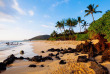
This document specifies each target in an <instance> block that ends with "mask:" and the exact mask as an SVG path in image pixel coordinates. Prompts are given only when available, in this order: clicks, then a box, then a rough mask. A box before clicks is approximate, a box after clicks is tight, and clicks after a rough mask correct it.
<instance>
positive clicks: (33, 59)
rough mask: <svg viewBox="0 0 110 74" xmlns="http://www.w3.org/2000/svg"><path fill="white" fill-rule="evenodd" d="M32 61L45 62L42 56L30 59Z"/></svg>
mask: <svg viewBox="0 0 110 74" xmlns="http://www.w3.org/2000/svg"><path fill="white" fill-rule="evenodd" d="M32 61H36V62H42V61H45V60H44V59H42V56H34V57H32Z"/></svg>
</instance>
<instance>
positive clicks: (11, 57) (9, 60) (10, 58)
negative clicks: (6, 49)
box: [3, 54, 16, 65]
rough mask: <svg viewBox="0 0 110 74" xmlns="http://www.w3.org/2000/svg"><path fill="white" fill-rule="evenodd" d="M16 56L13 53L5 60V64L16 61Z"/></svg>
mask: <svg viewBox="0 0 110 74" xmlns="http://www.w3.org/2000/svg"><path fill="white" fill-rule="evenodd" d="M15 59H16V57H15V56H14V55H13V54H12V55H10V56H9V57H8V58H7V59H5V60H4V61H3V63H4V64H6V65H9V64H12V63H13V62H14V61H15Z"/></svg>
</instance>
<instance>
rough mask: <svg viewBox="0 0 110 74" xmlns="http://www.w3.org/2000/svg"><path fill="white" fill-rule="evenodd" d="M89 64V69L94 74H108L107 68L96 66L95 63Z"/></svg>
mask: <svg viewBox="0 0 110 74" xmlns="http://www.w3.org/2000/svg"><path fill="white" fill-rule="evenodd" d="M90 63H91V66H90V68H91V69H93V70H94V71H95V74H109V72H108V70H107V68H105V67H104V66H102V65H100V64H98V63H97V62H96V61H91V62H90Z"/></svg>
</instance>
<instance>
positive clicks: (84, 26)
mask: <svg viewBox="0 0 110 74" xmlns="http://www.w3.org/2000/svg"><path fill="white" fill-rule="evenodd" d="M87 24H88V23H87V22H86V21H84V23H83V25H82V28H84V30H85V31H86V26H88V25H87Z"/></svg>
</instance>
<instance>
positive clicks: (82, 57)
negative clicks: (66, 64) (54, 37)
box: [77, 56, 88, 62]
mask: <svg viewBox="0 0 110 74" xmlns="http://www.w3.org/2000/svg"><path fill="white" fill-rule="evenodd" d="M87 61H88V59H87V56H78V59H77V62H87Z"/></svg>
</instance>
